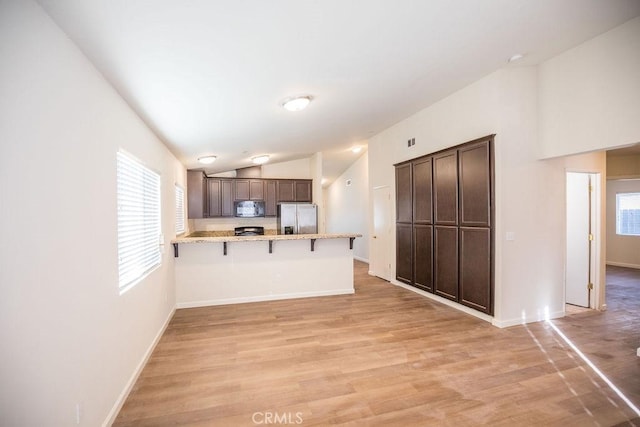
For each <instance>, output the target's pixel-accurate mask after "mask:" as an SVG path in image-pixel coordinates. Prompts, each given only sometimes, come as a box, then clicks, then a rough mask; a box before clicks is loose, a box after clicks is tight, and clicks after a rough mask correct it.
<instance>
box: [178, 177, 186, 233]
mask: <svg viewBox="0 0 640 427" xmlns="http://www.w3.org/2000/svg"><path fill="white" fill-rule="evenodd" d="M182 233H184V190H183V189H182V187H180V186H179V185H178V184H176V234H182Z"/></svg>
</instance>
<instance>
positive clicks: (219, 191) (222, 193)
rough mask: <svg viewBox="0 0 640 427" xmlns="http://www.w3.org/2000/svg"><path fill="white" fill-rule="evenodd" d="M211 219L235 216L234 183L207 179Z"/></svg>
mask: <svg viewBox="0 0 640 427" xmlns="http://www.w3.org/2000/svg"><path fill="white" fill-rule="evenodd" d="M207 188H208V199H209V218H211V217H224V216H233V181H232V180H230V179H222V178H207Z"/></svg>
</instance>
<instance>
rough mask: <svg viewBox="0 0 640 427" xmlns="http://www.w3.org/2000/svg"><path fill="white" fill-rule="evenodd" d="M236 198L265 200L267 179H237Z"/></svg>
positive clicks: (237, 199) (238, 199)
mask: <svg viewBox="0 0 640 427" xmlns="http://www.w3.org/2000/svg"><path fill="white" fill-rule="evenodd" d="M235 185H236V193H235V200H236V201H241V200H264V186H265V181H264V180H262V179H236V180H235Z"/></svg>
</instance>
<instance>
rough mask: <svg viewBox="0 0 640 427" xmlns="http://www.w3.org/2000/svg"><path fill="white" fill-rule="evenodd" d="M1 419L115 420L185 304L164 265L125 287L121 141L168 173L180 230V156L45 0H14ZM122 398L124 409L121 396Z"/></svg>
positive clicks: (170, 202)
mask: <svg viewBox="0 0 640 427" xmlns="http://www.w3.org/2000/svg"><path fill="white" fill-rule="evenodd" d="M0 63H2V66H1V67H0V141H1V143H0V144H1V145H0V183H1V190H0V191H1V198H2V201H3V204H2V210H1V211H0V236H2V239H1V243H0V245H1V246H0V263H1V268H0V288H1V292H2V294H1V296H0V342H1V343H2V344H1V345H2V351H1V353H2V363H0V384H2V386H1V387H0V424H1V425H12V426H18V425H20V426H26V425H32V426H35V425H38V426H62V425H76V404H80V406H81V422H80V424H81V425H86V426H97V425H101V424H103V423H104V422H106V421H108V417H109V414H110V411H112V410H113V409H114V405H115V404H116V402H117V401H118V399H119V398H120V397H122V393H123V391H125V390H126V387H127V385H128V383H129V381H130V380H131V379H132V375H133V374H134V373H135V372H136V369H137V368H138V366H139V364H140V363H141V362H142V361H143V360H144V357H145V354H146V352H147V351H148V350H149V348H150V346H151V345H152V344H153V342H154V339H155V338H156V336H157V334H158V333H160V332H161V331H162V329H163V326H164V325H165V322H166V321H167V320H168V318H169V316H170V315H171V314H172V311H173V307H174V306H175V287H174V271H173V257H172V251H171V250H169V249H170V246H169V245H168V244H167V250H166V251H165V253H164V254H163V257H162V266H161V267H160V268H159V269H157V270H155V271H153V272H152V273H151V274H150V275H149V276H148V277H147V278H146V279H144V280H143V281H142V282H140V283H139V284H138V285H136V286H135V287H134V288H133V289H131V290H129V291H128V292H126V293H125V294H123V295H119V291H118V269H117V246H116V233H117V219H116V152H117V150H118V149H119V148H120V147H122V148H124V149H126V150H127V151H128V152H130V153H131V154H133V155H135V156H137V157H138V158H140V159H142V160H143V161H144V162H146V164H147V165H148V166H150V167H151V168H153V169H155V170H156V171H158V172H159V173H160V174H161V175H162V188H163V190H162V229H163V232H164V235H165V239H166V240H167V241H168V240H170V239H171V238H172V237H173V236H174V235H175V233H174V221H175V215H174V213H175V212H174V182H178V183H180V184H181V185H183V186H184V185H185V183H186V179H185V171H184V168H183V167H182V166H181V165H180V163H179V162H178V161H177V160H176V159H175V158H174V157H173V156H172V155H171V154H170V152H169V151H168V150H167V149H166V148H165V147H164V146H163V145H162V144H161V143H160V141H159V140H158V139H157V138H156V137H155V136H154V135H153V134H152V133H151V132H150V131H149V129H148V128H147V127H146V126H145V125H144V123H143V122H142V121H141V120H140V119H139V118H138V117H137V116H136V115H135V114H134V113H133V112H132V110H131V109H130V108H129V107H128V106H127V104H125V102H124V101H123V100H122V99H121V98H120V96H118V94H117V93H116V92H115V91H114V90H113V88H112V87H111V86H110V85H109V84H108V83H107V82H106V81H105V80H104V79H103V77H102V76H101V75H100V73H98V72H97V71H96V70H95V68H94V67H93V66H92V65H91V63H90V62H89V61H88V60H87V59H86V58H85V57H84V56H83V55H82V54H81V52H80V51H79V50H78V49H77V48H76V47H75V45H73V44H72V43H71V42H70V41H69V39H68V38H67V37H66V35H65V34H63V33H62V31H60V30H59V28H58V27H57V26H56V25H55V24H54V23H53V22H52V21H51V20H50V19H49V17H48V16H47V15H46V14H45V13H44V12H43V11H42V9H41V8H40V7H39V6H38V5H36V4H35V3H34V2H32V1H3V2H1V3H0ZM116 409H117V408H116Z"/></svg>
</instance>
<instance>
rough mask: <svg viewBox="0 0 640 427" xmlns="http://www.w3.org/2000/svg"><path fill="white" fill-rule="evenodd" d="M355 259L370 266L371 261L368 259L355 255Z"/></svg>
mask: <svg viewBox="0 0 640 427" xmlns="http://www.w3.org/2000/svg"><path fill="white" fill-rule="evenodd" d="M353 259H357V260H358V261H362V262H364V263H367V264H369V260H368V259H366V258H362V257H359V256H355V255H354V256H353Z"/></svg>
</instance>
